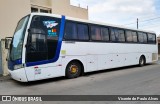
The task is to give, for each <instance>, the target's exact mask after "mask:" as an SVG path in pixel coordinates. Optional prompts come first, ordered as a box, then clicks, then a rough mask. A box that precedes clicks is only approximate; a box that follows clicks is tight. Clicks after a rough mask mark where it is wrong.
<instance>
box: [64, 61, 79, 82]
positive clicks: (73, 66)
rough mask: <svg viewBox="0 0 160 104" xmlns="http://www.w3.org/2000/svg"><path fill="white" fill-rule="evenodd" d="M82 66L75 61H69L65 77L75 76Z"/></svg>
mask: <svg viewBox="0 0 160 104" xmlns="http://www.w3.org/2000/svg"><path fill="white" fill-rule="evenodd" d="M81 69H82V66H81V64H80V63H79V62H77V61H72V62H70V63H69V64H68V65H67V67H66V77H67V78H70V79H71V78H77V77H79V76H80V74H81Z"/></svg>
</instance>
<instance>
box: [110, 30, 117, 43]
mask: <svg viewBox="0 0 160 104" xmlns="http://www.w3.org/2000/svg"><path fill="white" fill-rule="evenodd" d="M110 37H111V41H112V42H115V40H116V37H115V34H114V29H113V28H112V29H111V34H110Z"/></svg>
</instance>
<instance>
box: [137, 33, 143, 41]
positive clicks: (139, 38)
mask: <svg viewBox="0 0 160 104" xmlns="http://www.w3.org/2000/svg"><path fill="white" fill-rule="evenodd" d="M138 41H139V42H140V43H143V42H144V39H143V33H142V32H138Z"/></svg>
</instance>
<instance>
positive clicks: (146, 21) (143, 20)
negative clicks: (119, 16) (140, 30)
mask: <svg viewBox="0 0 160 104" xmlns="http://www.w3.org/2000/svg"><path fill="white" fill-rule="evenodd" d="M155 19H160V17H156V18H151V19H146V20H143V21H139V22H147V21H152V20H155ZM136 23H137V22H134V23H129V24H124V25H132V24H136Z"/></svg>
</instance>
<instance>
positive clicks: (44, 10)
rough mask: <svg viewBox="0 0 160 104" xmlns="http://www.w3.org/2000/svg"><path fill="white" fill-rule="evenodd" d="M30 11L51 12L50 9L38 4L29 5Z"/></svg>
mask: <svg viewBox="0 0 160 104" xmlns="http://www.w3.org/2000/svg"><path fill="white" fill-rule="evenodd" d="M31 12H32V13H33V12H36V13H37V12H40V13H51V9H50V8H44V7H40V6H32V7H31Z"/></svg>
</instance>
